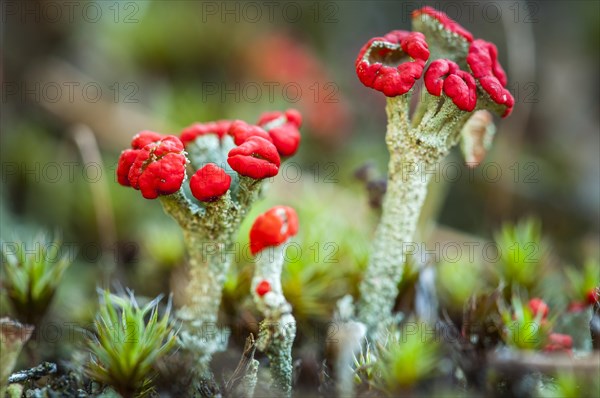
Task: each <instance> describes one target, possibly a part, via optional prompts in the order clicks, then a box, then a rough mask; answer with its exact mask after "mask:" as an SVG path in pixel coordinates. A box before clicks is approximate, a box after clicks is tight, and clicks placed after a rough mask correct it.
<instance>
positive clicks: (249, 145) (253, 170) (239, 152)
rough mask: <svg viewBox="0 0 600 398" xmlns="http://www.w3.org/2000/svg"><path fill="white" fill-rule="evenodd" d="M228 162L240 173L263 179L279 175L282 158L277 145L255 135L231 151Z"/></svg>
mask: <svg viewBox="0 0 600 398" xmlns="http://www.w3.org/2000/svg"><path fill="white" fill-rule="evenodd" d="M227 163H229V165H230V166H231V168H232V169H234V170H235V171H237V172H238V173H239V174H240V175H242V176H246V177H251V178H254V179H257V180H261V179H263V178H268V177H273V176H276V175H277V173H278V172H279V166H280V164H281V159H280V157H279V154H278V153H277V148H276V147H275V145H273V144H272V143H271V142H270V141H267V140H266V139H264V138H261V137H257V136H253V137H250V138H248V139H247V140H246V141H244V143H243V144H241V145H240V146H237V147H235V148H233V149H232V150H231V151H229V154H228V157H227Z"/></svg>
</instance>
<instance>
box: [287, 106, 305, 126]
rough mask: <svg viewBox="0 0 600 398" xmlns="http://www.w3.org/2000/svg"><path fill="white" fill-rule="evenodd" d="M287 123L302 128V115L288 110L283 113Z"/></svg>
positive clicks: (294, 110)
mask: <svg viewBox="0 0 600 398" xmlns="http://www.w3.org/2000/svg"><path fill="white" fill-rule="evenodd" d="M285 117H286V118H287V121H288V122H290V123H292V124H294V125H295V126H296V127H298V128H300V126H302V115H301V114H300V112H298V111H297V110H296V109H288V110H287V111H285Z"/></svg>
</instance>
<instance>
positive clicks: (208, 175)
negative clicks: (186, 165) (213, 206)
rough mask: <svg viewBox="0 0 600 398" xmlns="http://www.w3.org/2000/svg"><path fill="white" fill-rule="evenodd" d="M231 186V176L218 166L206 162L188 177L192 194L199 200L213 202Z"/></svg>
mask: <svg viewBox="0 0 600 398" xmlns="http://www.w3.org/2000/svg"><path fill="white" fill-rule="evenodd" d="M230 186H231V177H230V176H229V175H228V174H227V173H226V172H225V170H223V169H222V168H220V167H219V166H217V165H216V164H214V163H208V164H206V165H204V166H203V167H202V168H201V169H199V170H198V171H196V173H195V174H194V175H193V176H192V178H190V189H191V190H192V195H194V197H195V198H196V199H198V200H199V201H201V202H214V201H215V200H217V199H219V198H220V197H221V196H223V195H225V193H226V192H227V190H229V187H230Z"/></svg>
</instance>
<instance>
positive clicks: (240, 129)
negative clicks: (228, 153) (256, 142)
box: [228, 120, 272, 145]
mask: <svg viewBox="0 0 600 398" xmlns="http://www.w3.org/2000/svg"><path fill="white" fill-rule="evenodd" d="M228 134H229V135H231V136H232V137H233V142H235V145H242V144H243V143H244V142H246V140H247V139H248V138H250V137H261V138H264V139H265V140H267V141H272V140H271V137H270V136H269V133H267V132H266V131H265V130H263V129H262V128H261V127H259V126H253V125H251V124H248V123H246V122H244V121H242V120H236V121H234V122H233V123H231V127H230V128H229V132H228Z"/></svg>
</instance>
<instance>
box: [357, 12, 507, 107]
mask: <svg viewBox="0 0 600 398" xmlns="http://www.w3.org/2000/svg"><path fill="white" fill-rule="evenodd" d="M413 19H428V20H430V21H432V22H433V23H435V24H437V28H438V29H439V30H440V31H443V32H444V33H445V34H447V35H448V36H452V37H455V38H456V40H457V41H464V42H465V43H466V45H468V54H467V56H466V59H465V60H461V63H462V64H465V65H467V66H468V68H469V71H466V70H462V69H461V68H460V66H459V64H458V63H457V62H454V61H453V60H450V59H446V58H440V59H435V60H432V61H431V62H430V63H429V65H428V67H427V70H425V67H426V65H427V62H428V61H430V59H429V57H430V51H429V45H428V43H427V40H428V39H429V38H428V37H426V36H425V35H424V34H423V33H421V32H408V31H403V30H394V31H392V32H390V33H388V34H386V35H385V36H383V37H375V38H372V39H371V40H369V42H367V44H365V45H364V46H363V48H362V49H361V50H360V52H359V54H358V58H357V59H356V63H355V66H356V73H357V75H358V78H359V79H360V81H361V82H362V83H363V84H364V85H365V86H367V87H370V88H373V89H375V90H377V91H381V92H382V93H383V94H385V95H386V96H387V97H395V96H398V95H403V94H406V93H408V92H409V91H410V90H411V89H412V88H413V86H414V85H415V82H416V81H417V80H418V79H420V78H421V76H422V75H423V71H424V70H425V73H424V76H423V80H424V83H425V88H426V89H427V91H428V92H429V94H431V95H434V96H436V97H439V96H441V95H442V92H443V93H444V94H445V95H446V96H448V97H449V98H450V99H451V100H452V101H453V102H454V104H455V105H456V106H457V107H458V108H459V109H461V110H463V111H467V112H471V111H473V110H474V109H475V107H476V105H477V101H478V99H480V98H482V96H479V97H478V93H477V92H478V87H480V88H481V90H482V91H483V93H485V94H483V96H487V97H488V98H489V99H491V101H493V102H494V103H496V104H498V105H501V106H503V107H504V112H503V113H502V117H506V116H508V115H509V114H510V113H511V112H512V108H513V106H514V102H515V101H514V98H513V96H512V95H511V93H510V92H509V91H508V90H507V89H506V84H507V78H506V73H505V72H504V70H503V69H502V66H501V65H500V63H499V62H498V50H497V48H496V46H495V45H494V44H492V43H490V42H487V41H485V40H481V39H476V40H474V39H473V35H472V34H471V33H469V32H468V31H467V30H466V29H465V28H463V27H462V26H460V25H459V24H458V23H457V22H456V21H454V20H452V19H451V18H450V17H448V16H447V15H446V14H445V13H443V12H441V11H438V10H435V9H433V8H431V7H423V8H421V9H419V10H416V11H414V12H413ZM433 39H435V38H433ZM407 58H408V60H407ZM462 61H464V62H462ZM398 62H400V63H399V64H398ZM396 64H397V65H396ZM488 98H486V100H488Z"/></svg>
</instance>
